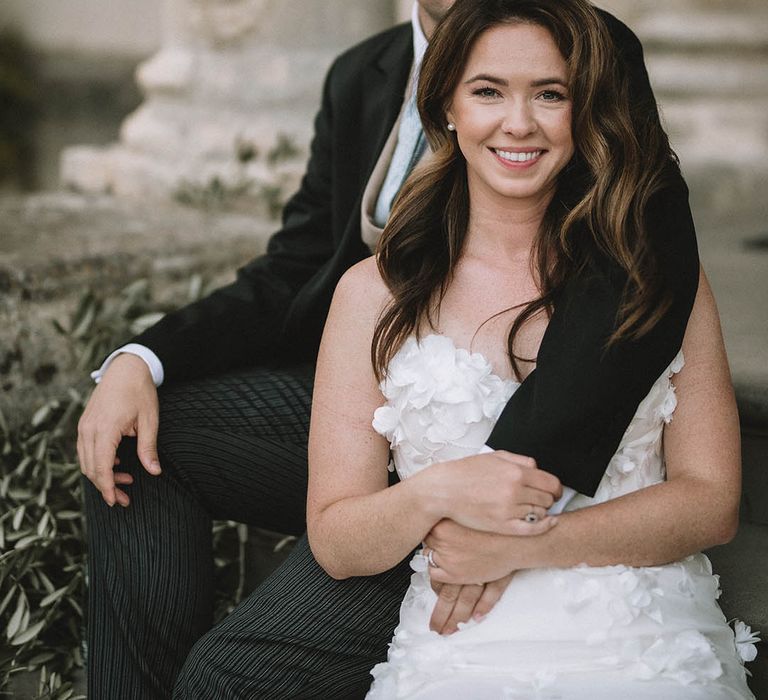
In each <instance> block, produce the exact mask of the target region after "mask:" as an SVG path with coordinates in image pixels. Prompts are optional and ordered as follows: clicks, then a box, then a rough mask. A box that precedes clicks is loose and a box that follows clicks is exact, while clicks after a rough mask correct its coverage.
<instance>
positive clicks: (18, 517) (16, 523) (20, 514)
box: [11, 506, 27, 530]
mask: <svg viewBox="0 0 768 700" xmlns="http://www.w3.org/2000/svg"><path fill="white" fill-rule="evenodd" d="M26 510H27V506H19V507H18V508H17V509H16V513H15V514H14V516H13V520H12V521H11V526H12V527H13V529H14V530H18V529H19V528H20V527H21V521H22V520H23V519H24V513H25V511H26Z"/></svg>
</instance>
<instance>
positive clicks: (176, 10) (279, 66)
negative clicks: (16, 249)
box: [61, 0, 394, 196]
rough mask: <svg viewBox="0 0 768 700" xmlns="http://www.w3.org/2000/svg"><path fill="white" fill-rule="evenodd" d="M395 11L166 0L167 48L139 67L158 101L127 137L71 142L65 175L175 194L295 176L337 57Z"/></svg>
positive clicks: (134, 119) (359, 3)
mask: <svg viewBox="0 0 768 700" xmlns="http://www.w3.org/2000/svg"><path fill="white" fill-rule="evenodd" d="M393 19H394V8H393V6H392V3H389V2H381V1H380V0H356V1H355V2H348V0H312V2H306V0H164V41H163V47H162V49H161V50H160V51H159V52H158V53H157V54H156V55H155V56H153V57H152V58H151V59H149V60H148V61H146V62H145V63H143V64H142V65H141V66H140V67H139V69H138V71H137V79H138V82H139V85H140V86H141V88H142V90H143V92H144V93H145V95H146V101H145V102H144V104H143V105H142V106H141V107H140V108H139V109H138V110H136V112H134V113H133V114H131V115H130V116H129V117H128V118H127V119H126V120H125V122H124V124H123V126H122V129H121V136H120V141H119V143H116V144H114V145H113V146H110V147H107V148H93V147H88V146H76V147H72V148H70V149H68V150H67V151H66V152H65V153H64V156H63V158H62V166H61V171H62V179H63V182H64V184H65V185H69V186H73V187H75V188H78V189H81V190H84V191H91V192H93V191H100V192H103V191H111V192H114V193H115V194H119V195H135V196H147V195H161V196H167V195H168V194H173V193H178V191H179V188H184V187H185V186H190V185H192V186H194V187H205V186H206V184H209V183H212V182H217V183H219V184H221V185H223V186H224V187H227V186H232V187H237V186H238V184H242V183H244V182H246V181H257V182H260V183H269V182H271V181H274V180H275V178H281V177H285V175H286V173H288V174H293V176H294V177H295V176H296V173H297V172H300V170H301V167H302V166H301V164H303V161H304V158H305V155H306V147H307V145H308V142H309V138H310V136H311V133H312V118H313V115H314V113H315V111H316V110H317V106H318V104H319V95H320V86H321V82H322V78H323V75H324V73H325V71H326V69H327V67H328V65H329V64H330V62H331V60H332V59H333V57H334V56H335V55H336V54H338V53H339V52H340V51H341V50H342V49H343V48H345V47H347V46H350V45H352V44H354V43H355V42H357V41H359V40H360V39H362V38H363V37H365V36H367V35H369V34H372V33H374V32H376V31H379V30H381V29H384V28H386V27H387V26H390V25H391V24H392V22H393ZM276 163H277V164H276Z"/></svg>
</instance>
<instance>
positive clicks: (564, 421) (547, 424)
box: [488, 12, 699, 495]
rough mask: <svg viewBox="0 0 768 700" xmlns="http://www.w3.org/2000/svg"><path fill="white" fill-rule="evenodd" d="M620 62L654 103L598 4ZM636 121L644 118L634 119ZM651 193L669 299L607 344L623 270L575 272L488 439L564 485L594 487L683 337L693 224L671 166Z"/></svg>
mask: <svg viewBox="0 0 768 700" xmlns="http://www.w3.org/2000/svg"><path fill="white" fill-rule="evenodd" d="M601 15H602V17H603V18H604V20H605V22H606V24H607V26H608V28H609V30H610V32H611V35H612V37H613V39H614V41H615V42H616V45H617V47H618V49H619V54H620V56H622V57H623V60H624V63H625V72H626V75H627V79H628V81H629V83H630V90H629V94H630V96H631V100H632V108H633V109H635V110H637V111H638V112H640V113H642V112H644V111H646V109H647V107H648V106H649V105H650V108H651V109H653V110H655V109H656V107H655V98H654V96H653V92H652V90H651V86H650V83H649V81H648V74H647V71H646V69H645V63H644V61H643V51H642V47H641V45H640V42H639V41H638V39H637V37H636V36H635V35H634V34H633V33H632V32H631V31H630V30H629V29H628V28H627V27H626V26H625V25H624V24H622V23H621V22H620V21H619V20H617V19H616V18H615V17H613V16H611V15H610V14H608V13H605V12H601ZM637 128H638V129H641V128H642V127H641V125H638V127H637ZM670 171H671V173H670V174H671V177H670V181H669V182H668V183H667V186H666V187H665V188H664V189H663V190H662V191H660V192H657V193H656V195H654V197H652V198H651V200H650V202H649V204H648V207H647V209H646V211H645V223H646V229H647V231H648V235H649V239H650V243H651V245H652V246H653V247H654V248H655V250H656V253H657V257H658V260H659V262H660V265H661V268H662V269H661V272H662V274H663V276H664V277H665V279H666V280H667V283H668V285H669V287H670V288H671V290H672V293H673V300H672V306H671V308H670V309H669V310H668V311H667V313H666V314H665V315H664V317H663V318H662V319H661V320H660V321H659V323H657V325H656V326H655V327H654V328H653V329H652V330H651V331H650V332H648V333H647V334H646V335H645V336H643V337H642V338H641V339H639V340H636V341H631V342H630V341H622V342H620V343H617V344H616V345H614V346H613V347H612V348H611V349H610V350H609V351H608V352H606V353H603V347H604V345H605V341H606V340H607V339H608V338H609V337H610V335H611V334H612V332H613V330H614V320H615V319H616V317H617V313H618V311H619V305H620V301H621V296H622V293H623V290H624V283H625V280H626V275H625V274H624V273H623V271H621V270H619V269H618V268H617V267H615V266H612V265H611V264H610V263H608V262H607V261H604V262H603V263H602V269H596V270H595V273H594V274H592V275H591V276H589V277H587V276H586V275H584V276H582V277H581V278H579V279H573V280H571V281H570V282H569V284H568V285H567V287H566V288H565V290H564V292H563V294H562V296H561V298H560V299H558V300H557V301H556V303H555V310H554V313H553V315H552V318H551V320H550V324H549V327H548V328H547V331H546V333H545V335H544V338H543V340H542V343H541V348H540V351H539V356H538V358H537V368H536V370H535V371H534V372H532V373H531V375H530V376H529V377H528V378H527V379H526V381H525V382H524V383H523V385H522V386H521V387H520V389H519V390H518V391H517V392H516V393H515V394H514V396H513V397H512V399H511V400H510V402H509V403H508V405H507V406H506V408H505V410H504V411H503V413H502V414H501V417H500V418H499V420H498V422H497V424H496V426H495V428H494V430H493V432H492V434H491V436H490V438H489V440H488V445H489V446H490V447H492V448H494V449H503V450H508V451H509V452H513V453H517V454H524V455H528V456H531V457H534V458H535V459H536V461H537V462H538V464H539V467H540V468H542V469H545V470H546V471H549V472H551V473H553V474H555V476H557V477H558V478H559V479H560V480H561V481H562V483H563V484H564V485H566V486H569V487H571V488H574V489H575V490H576V491H578V492H580V493H584V494H587V495H593V494H594V492H595V489H596V488H597V486H598V484H599V483H600V479H601V478H602V476H603V474H604V473H605V468H606V466H607V464H608V462H609V460H610V458H611V457H612V456H613V454H614V452H615V451H616V448H617V447H618V445H619V442H620V441H621V438H622V436H623V434H624V432H625V430H626V428H627V426H628V425H629V422H630V420H631V419H632V417H633V415H634V413H635V411H636V409H637V406H638V405H639V403H640V401H641V400H642V399H643V398H644V397H645V395H646V394H647V393H648V391H649V390H650V388H651V386H652V384H653V382H654V381H656V379H658V377H659V376H660V375H661V373H662V372H663V371H664V369H666V367H667V366H668V365H669V364H670V362H671V361H672V360H673V359H674V357H675V355H676V354H677V352H678V350H679V349H680V346H681V344H682V339H683V335H684V333H685V329H686V324H687V322H688V317H689V315H690V312H691V308H692V305H693V300H694V298H695V296H696V290H697V284H698V271H699V258H698V250H697V245H696V232H695V228H694V224H693V218H692V216H691V211H690V207H689V205H688V188H687V187H686V185H685V182H684V181H683V178H682V176H681V174H680V172H679V169H678V168H677V167H671V168H670Z"/></svg>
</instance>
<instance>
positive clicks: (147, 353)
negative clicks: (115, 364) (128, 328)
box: [91, 343, 165, 386]
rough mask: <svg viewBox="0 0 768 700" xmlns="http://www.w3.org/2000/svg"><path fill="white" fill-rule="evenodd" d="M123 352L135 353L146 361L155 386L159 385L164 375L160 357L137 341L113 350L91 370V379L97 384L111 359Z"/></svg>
mask: <svg viewBox="0 0 768 700" xmlns="http://www.w3.org/2000/svg"><path fill="white" fill-rule="evenodd" d="M124 352H127V353H128V354H129V355H136V356H137V357H140V358H141V359H142V360H144V362H146V363H147V367H149V373H150V374H151V375H152V381H153V382H154V384H155V386H160V385H161V384H162V383H163V379H164V377H165V375H164V372H163V363H162V362H160V358H159V357H158V356H157V355H155V353H153V352H152V351H151V350H150V349H149V348H148V347H146V346H145V345H139V344H138V343H128V345H123V347H121V348H118V349H117V350H115V351H114V352H113V353H112V354H111V355H110V356H109V357H108V358H107V359H106V360H104V362H103V363H102V364H101V367H99V368H98V369H97V370H95V371H93V372H91V379H93V381H95V382H96V383H97V384H98V383H99V382H100V381H101V378H102V377H103V376H104V372H106V371H107V369H108V368H109V366H110V365H111V364H112V361H113V360H114V359H115V358H116V357H117V356H118V355H120V354H121V353H124Z"/></svg>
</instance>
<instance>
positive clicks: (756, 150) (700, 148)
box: [600, 0, 768, 214]
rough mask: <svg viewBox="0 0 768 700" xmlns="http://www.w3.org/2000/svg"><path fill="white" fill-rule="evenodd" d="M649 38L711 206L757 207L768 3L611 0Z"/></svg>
mask: <svg viewBox="0 0 768 700" xmlns="http://www.w3.org/2000/svg"><path fill="white" fill-rule="evenodd" d="M600 5H601V6H602V7H605V8H606V9H609V10H611V11H612V12H614V13H615V14H616V15H617V16H618V17H619V18H621V19H623V20H624V21H625V22H626V23H627V24H629V26H630V27H631V28H632V29H633V30H634V31H635V32H636V34H637V35H638V36H639V37H640V39H641V41H642V42H643V46H644V48H645V55H646V63H647V66H648V71H649V74H650V77H651V82H652V84H653V88H654V91H655V93H656V97H657V99H658V101H659V105H660V108H661V112H662V117H663V118H664V121H665V123H666V126H667V129H668V132H669V134H670V137H671V140H672V145H673V146H674V148H675V150H676V151H677V152H678V154H679V155H680V160H681V164H682V167H683V171H684V173H685V174H686V176H687V177H688V179H689V181H690V182H691V185H692V190H693V189H694V186H695V187H696V190H697V191H696V193H695V194H696V195H697V197H698V198H699V199H700V201H701V203H702V204H705V205H706V206H707V208H708V210H710V211H712V212H714V213H720V214H724V213H725V212H727V211H728V209H729V208H730V209H733V208H734V207H735V206H736V205H735V202H739V203H740V204H739V206H742V207H743V206H752V207H756V206H758V205H759V203H760V202H762V201H763V200H764V195H761V194H760V192H761V191H762V189H763V188H764V183H765V181H766V179H768V3H767V2H765V0H729V2H727V3H725V2H722V1H721V0H675V2H674V3H659V2H658V1H657V0H604V2H600Z"/></svg>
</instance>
